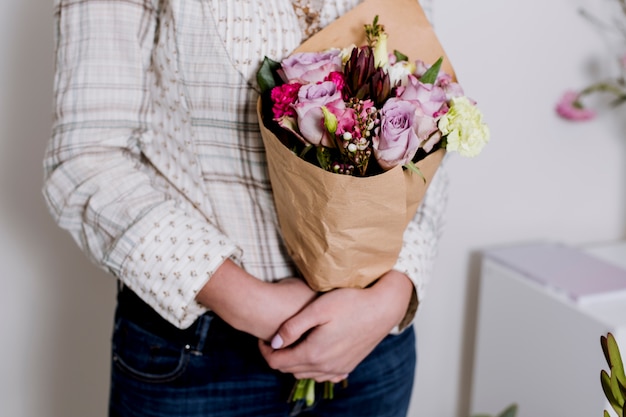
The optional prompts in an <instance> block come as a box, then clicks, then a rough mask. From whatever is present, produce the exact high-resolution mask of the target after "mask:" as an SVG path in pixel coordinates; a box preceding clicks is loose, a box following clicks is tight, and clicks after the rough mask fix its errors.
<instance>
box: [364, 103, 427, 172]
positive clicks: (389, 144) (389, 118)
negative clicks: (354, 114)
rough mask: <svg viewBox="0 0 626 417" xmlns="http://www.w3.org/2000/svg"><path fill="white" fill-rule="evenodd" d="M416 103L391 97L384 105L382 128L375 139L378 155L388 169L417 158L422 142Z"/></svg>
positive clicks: (383, 165) (381, 164)
mask: <svg viewBox="0 0 626 417" xmlns="http://www.w3.org/2000/svg"><path fill="white" fill-rule="evenodd" d="M416 115H417V106H416V104H415V103H412V102H410V101H406V100H400V99H398V98H390V99H389V100H387V102H386V103H385V105H384V106H383V108H382V109H381V120H380V131H379V133H378V136H376V137H374V138H373V139H372V145H373V148H374V157H375V158H376V160H377V161H378V164H379V165H380V166H381V168H383V169H384V170H389V169H391V168H393V167H395V166H396V165H404V164H407V163H408V162H410V161H411V159H413V156H415V152H417V149H418V148H419V146H420V140H419V138H418V137H417V133H416V130H415V128H416Z"/></svg>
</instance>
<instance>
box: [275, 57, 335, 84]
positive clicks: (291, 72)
mask: <svg viewBox="0 0 626 417" xmlns="http://www.w3.org/2000/svg"><path fill="white" fill-rule="evenodd" d="M281 66H282V71H283V74H284V75H285V77H286V78H287V80H288V81H289V82H294V81H297V82H299V83H302V84H308V83H317V82H321V81H323V80H324V78H325V77H326V76H328V74H330V73H331V72H334V71H341V67H342V62H341V51H340V50H339V49H331V50H328V51H325V52H300V53H297V54H293V55H291V56H289V57H288V58H286V59H285V60H284V61H283V62H282V64H281Z"/></svg>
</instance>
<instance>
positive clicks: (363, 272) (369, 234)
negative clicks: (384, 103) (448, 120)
mask: <svg viewBox="0 0 626 417" xmlns="http://www.w3.org/2000/svg"><path fill="white" fill-rule="evenodd" d="M376 15H378V16H379V23H380V24H382V25H384V26H385V31H386V32H387V34H388V46H389V50H390V51H393V49H397V50H399V51H400V52H402V53H404V54H405V55H407V56H408V57H409V59H412V60H415V59H422V60H423V61H424V62H426V63H427V64H432V63H434V62H435V61H436V60H437V59H439V57H441V56H444V57H445V53H444V51H443V49H442V47H441V45H440V44H439V41H438V40H437V38H436V36H435V34H434V32H433V29H432V27H431V25H430V23H429V22H428V20H427V19H426V17H425V15H424V12H423V10H422V8H421V7H420V5H419V3H418V2H417V1H416V0H366V1H364V2H363V3H361V4H360V5H359V6H357V7H356V8H354V9H352V10H351V11H350V12H348V13H347V14H345V15H344V16H342V17H341V18H339V19H338V20H336V21H335V22H333V23H331V24H330V25H328V26H327V27H326V28H324V29H323V30H321V31H320V32H318V33H317V34H315V35H314V36H313V37H311V38H310V39H308V40H307V41H306V42H304V43H303V44H302V45H300V46H299V47H298V48H297V49H296V51H322V50H325V49H328V48H331V47H338V48H343V47H347V46H350V45H364V44H365V43H366V40H365V32H364V25H365V24H371V22H372V21H373V19H374V17H375V16H376ZM442 69H443V70H444V71H446V72H448V73H449V74H451V75H453V76H454V72H453V70H452V67H451V66H450V64H449V62H448V60H447V59H444V63H443V65H442ZM257 113H258V116H259V121H261V120H262V118H261V115H262V112H261V101H260V100H259V103H258V107H257ZM260 128H261V134H262V136H263V142H264V145H265V148H266V154H267V161H268V167H269V176H270V181H271V183H272V189H273V193H274V200H275V204H276V212H277V216H278V221H279V225H280V229H281V232H282V236H283V239H284V241H285V244H286V246H287V250H288V252H289V255H290V256H291V257H292V258H293V260H294V262H295V263H296V265H297V267H298V269H299V270H300V272H301V273H302V275H303V277H304V278H305V279H306V281H307V283H308V284H309V285H310V286H311V288H313V289H314V290H316V291H328V290H331V289H333V288H341V287H359V288H363V287H366V286H368V285H369V284H371V283H372V282H373V281H375V280H376V279H378V278H379V277H380V276H381V275H383V274H384V273H386V272H388V271H389V270H390V269H391V268H392V267H393V266H394V264H395V263H396V260H397V257H398V254H399V253H400V249H401V248H402V238H403V234H404V230H405V229H406V226H407V224H408V222H409V221H410V220H411V219H412V218H413V216H414V215H415V212H416V210H417V208H418V206H419V204H420V202H421V201H422V199H423V197H424V194H425V193H426V189H427V187H428V185H429V184H430V182H431V180H432V177H433V176H434V174H435V172H436V170H437V168H438V167H439V165H440V163H441V160H442V159H443V156H444V154H445V150H443V149H440V150H438V151H436V152H434V153H432V154H430V155H429V156H427V157H426V158H425V159H423V160H421V161H419V162H418V163H417V164H416V165H417V166H418V168H419V169H420V171H421V172H422V174H423V175H424V177H425V178H426V182H424V180H423V179H422V177H420V176H419V175H418V174H416V173H413V172H412V171H410V170H406V169H403V168H402V167H401V166H398V167H396V168H393V169H391V170H389V171H387V172H385V173H383V174H379V175H375V176H370V177H353V176H347V175H340V174H334V173H330V172H327V171H324V170H323V169H321V168H319V167H317V166H315V165H313V164H311V163H309V162H306V161H304V160H302V159H301V158H299V157H298V156H296V155H295V154H294V153H293V152H291V150H289V149H288V148H287V147H286V146H285V145H283V144H282V143H281V142H280V141H279V139H278V138H277V137H276V136H275V135H274V134H273V133H272V132H271V131H270V130H268V129H267V128H266V127H265V126H264V125H263V123H260Z"/></svg>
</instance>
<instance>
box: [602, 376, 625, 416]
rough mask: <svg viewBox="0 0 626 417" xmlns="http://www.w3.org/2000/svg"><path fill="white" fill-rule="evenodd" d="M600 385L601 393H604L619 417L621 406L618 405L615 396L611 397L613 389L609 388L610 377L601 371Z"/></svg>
mask: <svg viewBox="0 0 626 417" xmlns="http://www.w3.org/2000/svg"><path fill="white" fill-rule="evenodd" d="M600 383H601V385H602V391H604V395H605V396H606V399H607V400H608V401H609V404H611V407H613V410H615V412H616V413H617V414H618V415H619V414H621V413H622V404H620V403H618V401H617V399H616V398H615V395H613V389H612V387H611V376H610V375H609V374H608V373H607V372H606V371H605V370H604V369H603V370H602V371H600Z"/></svg>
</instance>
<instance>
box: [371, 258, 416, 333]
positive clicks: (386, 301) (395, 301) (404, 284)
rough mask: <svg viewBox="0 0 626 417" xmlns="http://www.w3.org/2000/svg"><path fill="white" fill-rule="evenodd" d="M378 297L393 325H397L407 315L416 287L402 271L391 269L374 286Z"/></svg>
mask: <svg viewBox="0 0 626 417" xmlns="http://www.w3.org/2000/svg"><path fill="white" fill-rule="evenodd" d="M372 288H373V289H375V290H376V295H375V296H376V297H380V299H381V301H382V303H381V304H382V305H383V306H384V308H385V310H384V311H385V314H387V315H388V317H389V320H390V322H391V323H393V326H394V327H395V326H397V325H398V324H400V322H402V321H403V319H404V318H405V316H406V313H407V311H408V309H409V306H410V304H411V300H412V298H413V294H414V292H415V289H414V288H413V282H412V281H411V280H410V279H409V277H407V276H406V275H405V274H403V273H402V272H399V271H396V270H391V271H389V272H387V273H386V274H384V275H383V276H382V277H381V278H380V279H379V280H378V281H377V282H376V284H375V285H374V286H373V287H372Z"/></svg>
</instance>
